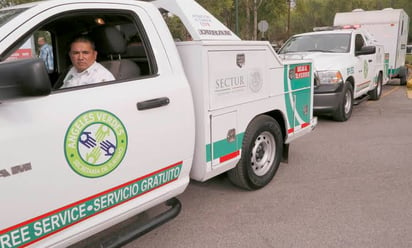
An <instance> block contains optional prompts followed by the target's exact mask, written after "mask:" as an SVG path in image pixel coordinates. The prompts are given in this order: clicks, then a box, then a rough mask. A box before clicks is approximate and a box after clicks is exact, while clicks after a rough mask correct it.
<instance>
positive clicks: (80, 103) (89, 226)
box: [0, 3, 194, 247]
mask: <svg viewBox="0 0 412 248" xmlns="http://www.w3.org/2000/svg"><path fill="white" fill-rule="evenodd" d="M106 7H107V6H106ZM109 7H110V8H109ZM109 7H107V8H108V9H104V6H103V7H102V6H101V4H100V3H99V4H97V3H96V4H82V5H78V4H77V5H76V4H66V5H64V6H60V7H55V8H50V9H49V10H45V11H44V12H42V13H41V14H39V15H36V16H34V17H33V18H32V20H30V21H29V22H27V23H25V24H23V25H22V26H21V27H19V28H17V29H16V31H15V32H14V33H12V34H9V36H8V38H7V39H5V40H3V42H5V43H6V44H7V41H8V39H12V40H21V39H24V37H31V35H32V33H31V32H33V31H32V30H39V29H42V28H44V26H37V25H38V23H43V24H44V23H47V28H48V30H49V31H50V33H52V34H54V36H53V37H52V38H53V39H56V42H55V43H54V44H57V47H55V48H54V51H55V52H56V53H59V52H60V51H64V52H62V53H61V54H60V55H62V56H56V58H59V57H60V58H61V59H62V60H65V57H64V56H63V55H64V54H65V51H67V50H66V49H67V48H66V47H63V46H62V47H59V45H58V44H69V43H67V41H66V40H64V39H65V38H67V37H70V36H72V35H73V36H74V35H75V34H76V33H77V31H79V32H84V29H83V28H85V27H93V26H94V25H95V24H94V22H95V20H96V16H98V17H99V18H101V22H102V23H103V22H106V23H107V22H109V21H116V20H117V21H119V22H118V23H116V22H113V23H111V24H112V25H113V26H116V28H117V29H118V30H119V31H122V32H124V35H125V37H132V36H133V35H139V36H140V37H145V38H142V39H141V43H142V44H141V45H142V46H144V50H145V51H146V54H150V56H146V57H145V59H147V60H148V62H147V63H148V64H149V68H150V69H149V70H148V71H147V72H143V70H142V72H141V73H144V74H143V75H141V76H133V77H130V78H123V79H121V80H117V79H116V80H115V81H111V82H103V83H96V84H89V85H85V86H80V87H73V88H67V89H57V90H54V91H53V92H52V93H51V94H50V95H48V96H42V97H25V98H17V99H12V100H3V101H1V104H0V151H1V154H2V159H1V161H0V181H1V184H2V187H1V188H0V195H1V198H2V200H1V202H2V203H1V205H2V207H1V212H0V220H1V221H0V240H1V241H2V242H3V244H11V243H12V242H13V244H12V245H13V246H14V245H16V244H19V245H23V246H26V245H29V244H34V243H36V244H38V245H39V246H40V247H46V246H48V245H49V244H50V243H42V242H48V241H50V240H52V239H53V236H52V234H61V235H63V236H64V237H66V238H69V237H77V236H79V235H80V236H82V235H83V236H84V235H85V234H87V233H90V232H96V231H98V230H102V229H104V228H106V227H108V225H109V223H111V224H114V223H116V222H119V221H121V220H124V219H125V218H127V217H128V216H129V217H130V216H131V215H132V214H136V213H137V212H139V211H143V210H144V209H145V208H148V207H150V206H151V205H153V204H155V203H157V204H158V203H161V202H163V201H165V200H168V199H169V198H171V197H173V196H175V195H176V194H178V193H181V192H182V191H183V190H184V188H185V187H186V186H187V184H188V182H189V175H188V174H189V169H187V168H188V167H189V166H190V163H191V159H192V155H193V154H192V153H193V147H194V144H193V143H194V117H193V105H192V102H191V99H192V98H191V94H190V89H189V86H188V84H187V82H186V81H185V80H184V77H182V76H181V75H177V76H176V75H174V74H172V73H171V69H170V68H169V66H170V64H169V62H168V58H167V56H166V54H167V53H166V51H165V49H162V47H163V46H162V37H160V36H158V32H156V31H155V30H154V26H152V25H151V23H152V22H148V21H147V19H148V18H149V17H148V16H145V13H146V12H145V11H143V10H140V9H139V8H137V7H131V6H130V5H127V6H124V7H122V5H121V4H117V5H114V4H112V5H110V6H109ZM131 8H132V9H133V8H134V9H133V10H134V11H130V10H131ZM55 13H60V14H59V15H57V16H56V15H55ZM66 13H67V14H66ZM76 13H78V14H76ZM137 13H138V14H139V15H138V14H137ZM51 16H53V17H51ZM49 17H50V21H49ZM70 20H76V22H73V21H70ZM136 20H139V22H137V21H136ZM76 23H82V30H76V28H77V27H78V26H76ZM140 23H146V24H145V26H144V28H145V29H144V28H143V25H142V24H140ZM126 24H127V29H126V26H125V25H126ZM67 25H68V26H67ZM71 25H72V26H71ZM63 27H64V30H65V32H61V30H62V28H63ZM123 27H124V28H123ZM147 29H149V31H148V30H147ZM59 30H60V32H59ZM89 31H91V30H89ZM6 37H7V36H6ZM99 42H105V41H103V40H99ZM3 44H4V43H0V47H3V46H4V45H3ZM3 48H4V47H3ZM154 48H156V55H154V54H155V53H154V52H153V50H154ZM10 49H12V50H13V49H15V50H17V49H18V47H17V46H16V47H15V48H14V47H5V48H4V49H3V50H0V53H3V52H4V51H9V50H10ZM98 52H99V53H104V51H98ZM2 55H4V54H2ZM2 57H3V56H2ZM150 58H156V59H150ZM140 59H143V58H140ZM139 61H140V60H139ZM55 62H56V64H57V65H59V66H61V65H64V62H65V61H59V60H58V59H56V61H55ZM6 63H7V62H6ZM132 63H134V62H132ZM0 70H1V65H0ZM56 70H57V69H56ZM10 73H15V74H18V73H19V69H18V68H14V71H13V72H10ZM0 80H1V79H0ZM26 80H27V81H26V82H25V83H27V84H30V79H26ZM176 114H178V116H177V115H176ZM185 168H186V169H185ZM165 197H168V198H165ZM48 237H51V239H48ZM64 237H63V238H62V237H60V238H59V240H61V239H64ZM5 242H8V243H5ZM50 242H52V241H50ZM4 247H8V246H6V245H5V246H4Z"/></svg>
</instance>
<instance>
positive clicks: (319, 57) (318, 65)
mask: <svg viewBox="0 0 412 248" xmlns="http://www.w3.org/2000/svg"><path fill="white" fill-rule="evenodd" d="M279 57H280V58H281V59H283V60H302V59H310V60H312V61H313V67H314V68H315V70H330V69H332V70H336V66H337V64H336V61H339V64H341V65H343V64H346V60H345V59H344V58H346V57H348V55H346V54H343V53H322V52H300V53H287V54H279Z"/></svg>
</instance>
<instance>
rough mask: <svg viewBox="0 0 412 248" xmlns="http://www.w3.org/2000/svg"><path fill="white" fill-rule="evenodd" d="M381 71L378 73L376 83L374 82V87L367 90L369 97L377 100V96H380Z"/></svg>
mask: <svg viewBox="0 0 412 248" xmlns="http://www.w3.org/2000/svg"><path fill="white" fill-rule="evenodd" d="M382 80H383V79H382V73H379V76H378V83H377V84H376V87H375V89H373V90H371V91H369V92H368V95H369V99H371V100H374V101H377V100H379V98H381V94H382Z"/></svg>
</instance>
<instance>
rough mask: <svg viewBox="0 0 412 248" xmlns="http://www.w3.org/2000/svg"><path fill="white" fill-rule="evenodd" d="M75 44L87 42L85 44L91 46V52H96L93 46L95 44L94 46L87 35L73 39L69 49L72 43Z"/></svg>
mask: <svg viewBox="0 0 412 248" xmlns="http://www.w3.org/2000/svg"><path fill="white" fill-rule="evenodd" d="M76 42H87V43H90V44H91V46H92V49H93V50H96V46H95V44H94V41H93V39H92V38H90V37H89V36H87V35H80V36H76V37H74V39H73V40H72V41H71V42H70V47H71V46H72V44H73V43H76Z"/></svg>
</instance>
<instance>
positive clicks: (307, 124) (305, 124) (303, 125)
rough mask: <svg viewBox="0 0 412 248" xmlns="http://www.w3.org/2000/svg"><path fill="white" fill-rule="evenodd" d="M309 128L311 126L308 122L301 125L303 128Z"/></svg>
mask: <svg viewBox="0 0 412 248" xmlns="http://www.w3.org/2000/svg"><path fill="white" fill-rule="evenodd" d="M307 126H309V123H307V122H306V123H303V124H302V125H300V127H301V128H305V127H307Z"/></svg>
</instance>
